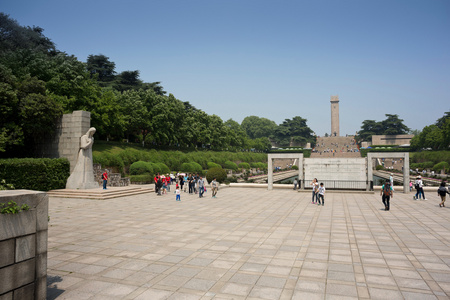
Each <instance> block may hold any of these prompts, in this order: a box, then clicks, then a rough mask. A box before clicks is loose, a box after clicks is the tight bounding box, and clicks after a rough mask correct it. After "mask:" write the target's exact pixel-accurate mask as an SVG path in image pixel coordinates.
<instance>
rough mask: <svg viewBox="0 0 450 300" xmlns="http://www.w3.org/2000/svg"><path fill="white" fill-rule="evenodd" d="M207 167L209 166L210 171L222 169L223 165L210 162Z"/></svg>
mask: <svg viewBox="0 0 450 300" xmlns="http://www.w3.org/2000/svg"><path fill="white" fill-rule="evenodd" d="M207 166H208V169H212V168H222V166H221V165H219V164H216V163H214V162H212V161H209V162H208V163H207Z"/></svg>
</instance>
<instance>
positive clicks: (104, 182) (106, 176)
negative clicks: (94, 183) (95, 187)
mask: <svg viewBox="0 0 450 300" xmlns="http://www.w3.org/2000/svg"><path fill="white" fill-rule="evenodd" d="M102 180H103V189H104V190H106V184H107V183H108V170H106V169H105V172H104V173H103V174H102Z"/></svg>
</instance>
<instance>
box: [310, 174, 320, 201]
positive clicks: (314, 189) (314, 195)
mask: <svg viewBox="0 0 450 300" xmlns="http://www.w3.org/2000/svg"><path fill="white" fill-rule="evenodd" d="M310 185H312V200H311V203H312V204H315V203H316V202H317V197H318V196H317V192H318V191H319V182H318V181H317V178H314V179H313V181H311V183H310Z"/></svg>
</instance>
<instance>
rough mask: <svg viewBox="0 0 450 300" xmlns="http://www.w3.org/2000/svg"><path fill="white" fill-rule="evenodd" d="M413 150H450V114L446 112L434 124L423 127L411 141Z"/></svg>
mask: <svg viewBox="0 0 450 300" xmlns="http://www.w3.org/2000/svg"><path fill="white" fill-rule="evenodd" d="M411 148H412V149H413V150H422V149H432V150H448V149H449V148H450V112H446V113H445V114H444V116H443V117H442V118H439V119H438V120H437V121H436V123H435V124H433V125H429V126H425V127H424V128H423V130H422V131H421V132H420V133H419V134H418V135H416V136H414V137H413V138H412V139H411Z"/></svg>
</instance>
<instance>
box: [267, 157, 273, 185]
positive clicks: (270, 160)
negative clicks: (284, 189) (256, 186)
mask: <svg viewBox="0 0 450 300" xmlns="http://www.w3.org/2000/svg"><path fill="white" fill-rule="evenodd" d="M267 156H268V161H267V189H268V190H272V189H273V166H272V163H273V156H272V154H269V155H267Z"/></svg>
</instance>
